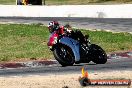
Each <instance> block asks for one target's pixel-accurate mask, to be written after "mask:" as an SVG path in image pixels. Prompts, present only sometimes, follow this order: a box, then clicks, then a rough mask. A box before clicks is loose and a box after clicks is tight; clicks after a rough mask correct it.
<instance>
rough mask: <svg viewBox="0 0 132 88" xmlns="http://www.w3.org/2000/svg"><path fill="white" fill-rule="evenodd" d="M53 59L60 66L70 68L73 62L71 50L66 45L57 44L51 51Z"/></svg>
mask: <svg viewBox="0 0 132 88" xmlns="http://www.w3.org/2000/svg"><path fill="white" fill-rule="evenodd" d="M53 54H54V57H55V59H56V60H57V61H58V62H59V63H60V64H61V65H62V66H71V65H73V64H74V62H75V57H74V53H73V51H72V49H71V48H70V47H68V46H66V45H62V44H59V45H57V46H56V47H55V49H54V51H53Z"/></svg>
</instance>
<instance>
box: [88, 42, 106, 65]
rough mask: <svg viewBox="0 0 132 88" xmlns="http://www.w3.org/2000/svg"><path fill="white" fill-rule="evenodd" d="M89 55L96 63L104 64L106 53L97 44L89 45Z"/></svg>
mask: <svg viewBox="0 0 132 88" xmlns="http://www.w3.org/2000/svg"><path fill="white" fill-rule="evenodd" d="M90 57H91V59H92V61H93V62H94V63H96V64H105V63H106V62H107V54H106V53H105V51H104V50H103V49H102V48H101V47H100V46H98V45H95V44H91V45H90Z"/></svg>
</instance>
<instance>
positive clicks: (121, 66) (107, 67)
mask: <svg viewBox="0 0 132 88" xmlns="http://www.w3.org/2000/svg"><path fill="white" fill-rule="evenodd" d="M83 66H84V67H85V70H86V71H89V72H96V71H100V72H103V71H120V70H129V71H132V58H120V59H109V60H108V61H107V63H106V64H94V63H92V62H90V63H88V64H87V63H85V64H84V63H83V64H75V65H73V66H67V67H62V66H61V65H59V64H55V65H51V66H40V67H26V68H12V69H11V68H10V69H0V76H22V75H49V74H73V73H81V68H82V67H83Z"/></svg>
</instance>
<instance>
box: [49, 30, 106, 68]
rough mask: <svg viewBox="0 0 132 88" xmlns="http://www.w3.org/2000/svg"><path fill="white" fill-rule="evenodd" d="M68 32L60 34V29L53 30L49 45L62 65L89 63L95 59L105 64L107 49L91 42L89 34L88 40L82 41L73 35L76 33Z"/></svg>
mask: <svg viewBox="0 0 132 88" xmlns="http://www.w3.org/2000/svg"><path fill="white" fill-rule="evenodd" d="M73 32H75V31H72V32H66V33H64V34H59V32H58V30H56V31H53V32H51V35H50V37H49V41H48V46H49V48H50V50H51V51H52V52H53V54H54V57H55V59H56V60H57V61H58V62H59V63H60V64H61V65H62V66H69V65H73V64H74V63H76V64H79V63H89V62H90V61H93V62H94V63H96V64H105V63H106V62H107V55H106V53H105V51H104V50H103V49H102V48H101V47H100V46H98V45H96V44H91V43H90V40H89V36H85V40H87V42H85V43H84V42H83V43H82V42H81V41H80V40H79V39H78V38H76V37H73V36H75V34H74V33H73Z"/></svg>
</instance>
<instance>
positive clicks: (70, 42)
mask: <svg viewBox="0 0 132 88" xmlns="http://www.w3.org/2000/svg"><path fill="white" fill-rule="evenodd" d="M59 43H62V44H65V45H67V46H69V47H70V48H71V49H72V51H73V53H74V56H75V62H77V61H80V52H79V42H78V41H76V40H74V39H72V38H69V37H63V38H61V39H60V41H59Z"/></svg>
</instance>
